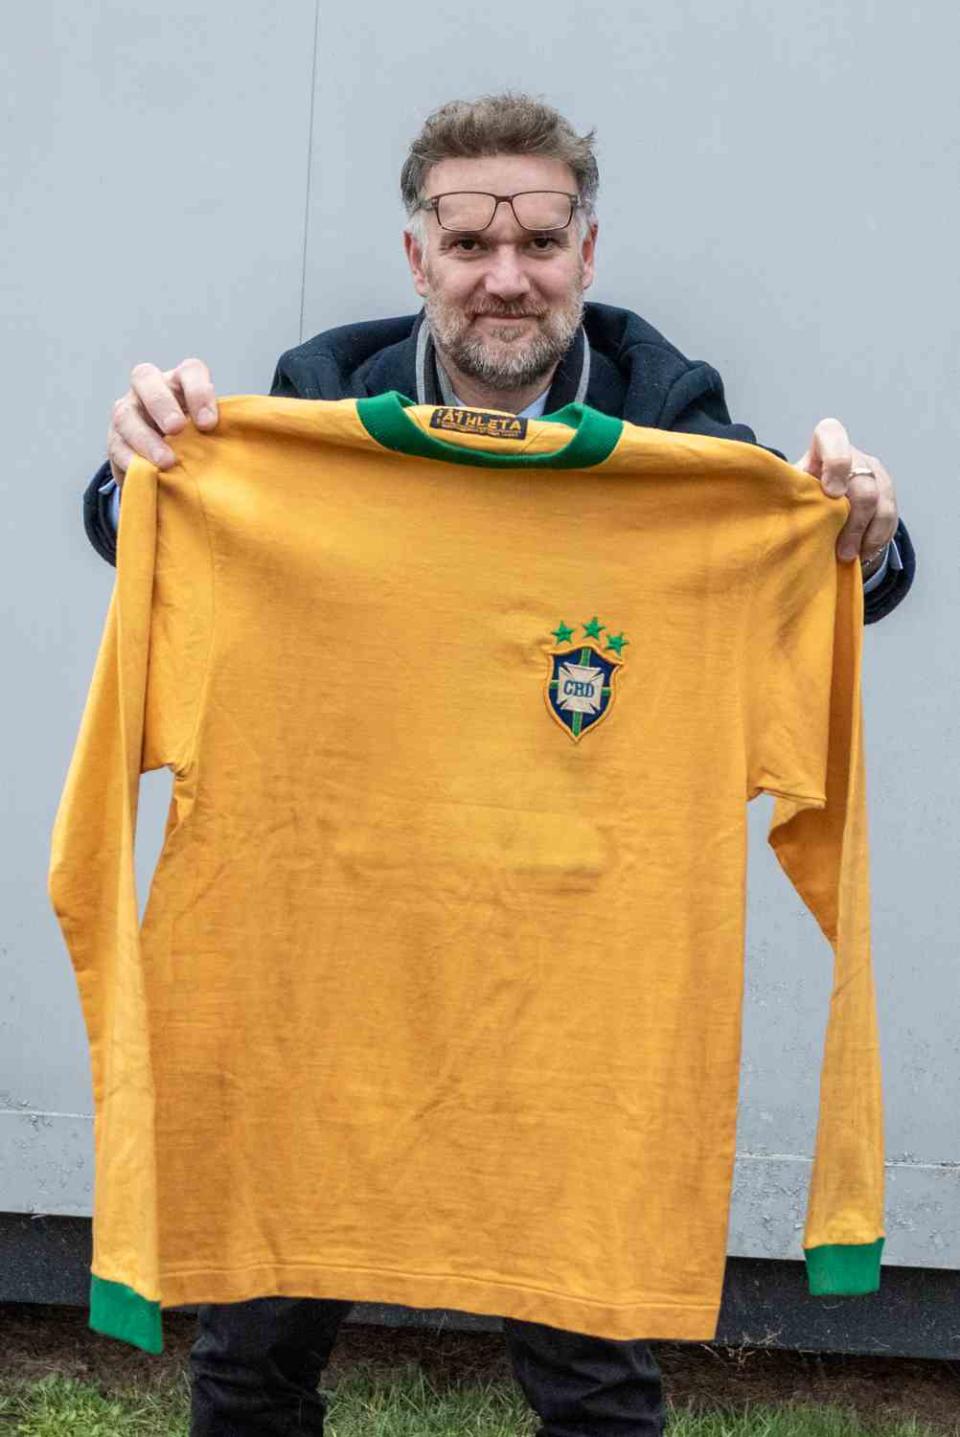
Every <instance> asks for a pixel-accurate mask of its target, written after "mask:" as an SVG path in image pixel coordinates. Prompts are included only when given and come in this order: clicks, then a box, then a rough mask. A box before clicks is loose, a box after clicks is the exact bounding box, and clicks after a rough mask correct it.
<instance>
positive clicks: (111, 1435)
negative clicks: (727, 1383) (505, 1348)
mask: <svg viewBox="0 0 960 1437" xmlns="http://www.w3.org/2000/svg"><path fill="white" fill-rule="evenodd" d="M188 1383H189V1377H188V1374H187V1372H186V1371H182V1372H180V1373H179V1374H178V1376H177V1377H176V1379H175V1380H173V1381H170V1380H166V1381H164V1382H162V1383H154V1384H152V1385H141V1386H140V1387H131V1388H128V1389H125V1390H116V1389H114V1390H111V1391H110V1392H105V1391H104V1390H103V1389H102V1388H101V1387H99V1386H98V1385H97V1384H96V1383H91V1382H87V1381H83V1380H80V1379H77V1378H73V1377H66V1376H63V1375H60V1374H51V1375H48V1376H43V1377H38V1378H35V1379H32V1380H24V1379H16V1378H12V1377H10V1376H6V1377H4V1378H3V1379H2V1380H0V1437H7V1434H10V1437H13V1434H17V1437H121V1434H122V1437H187V1434H188V1431H189V1407H190V1397H189V1386H188ZM321 1391H322V1392H323V1393H324V1394H325V1395H326V1396H327V1398H328V1402H329V1410H328V1416H327V1419H326V1424H325V1427H326V1432H327V1433H328V1434H329V1437H533V1434H534V1433H535V1432H536V1430H537V1427H538V1425H539V1419H538V1418H537V1416H536V1414H535V1413H533V1412H532V1411H531V1410H530V1408H529V1407H528V1406H527V1403H526V1400H525V1398H524V1397H523V1394H522V1393H521V1392H520V1390H519V1388H517V1387H516V1385H515V1384H512V1383H507V1382H503V1381H501V1380H494V1381H484V1380H465V1381H462V1382H459V1383H456V1384H453V1385H450V1384H446V1383H445V1384H444V1385H443V1386H442V1387H437V1386H435V1385H434V1384H433V1383H432V1382H431V1381H430V1379H429V1377H428V1376H427V1375H426V1374H425V1373H424V1371H423V1370H422V1369H421V1368H420V1366H419V1365H418V1364H416V1363H407V1364H405V1365H404V1366H402V1367H399V1368H396V1369H394V1370H392V1371H389V1372H384V1371H383V1370H382V1369H377V1368H375V1367H374V1366H372V1365H371V1364H365V1363H361V1364H358V1365H356V1366H355V1367H351V1369H350V1370H349V1371H348V1372H344V1373H343V1374H342V1375H341V1376H340V1377H339V1379H338V1380H337V1382H336V1384H335V1386H330V1385H327V1383H326V1382H325V1383H324V1384H323V1385H322V1387H321ZM667 1430H668V1433H669V1437H942V1432H943V1429H942V1428H939V1427H938V1428H934V1427H930V1426H928V1425H927V1424H925V1423H922V1422H918V1421H916V1420H914V1419H912V1418H908V1419H903V1418H900V1419H892V1420H885V1421H884V1420H879V1419H878V1420H871V1419H867V1418H863V1417H858V1416H857V1414H856V1412H855V1411H854V1409H853V1408H846V1407H842V1406H834V1405H830V1404H822V1403H816V1404H810V1403H806V1402H805V1403H800V1404H796V1403H790V1402H787V1403H783V1404H776V1405H773V1404H770V1403H762V1404H760V1403H758V1404H755V1405H748V1406H746V1407H741V1408H738V1409H737V1410H733V1409H731V1410H723V1409H721V1408H712V1409H710V1410H693V1409H692V1408H671V1409H670V1412H669V1418H668V1425H667Z"/></svg>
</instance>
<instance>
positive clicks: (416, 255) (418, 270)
mask: <svg viewBox="0 0 960 1437" xmlns="http://www.w3.org/2000/svg"><path fill="white" fill-rule="evenodd" d="M403 248H404V253H405V254H406V256H407V263H408V264H409V266H410V273H411V274H412V275H413V287H414V289H415V290H416V291H417V294H418V295H419V296H420V298H421V299H424V298H426V294H427V276H426V274H425V273H424V269H423V249H422V247H421V245H420V241H419V240H418V239H417V238H416V236H415V235H413V234H411V233H410V231H409V230H404V232H403Z"/></svg>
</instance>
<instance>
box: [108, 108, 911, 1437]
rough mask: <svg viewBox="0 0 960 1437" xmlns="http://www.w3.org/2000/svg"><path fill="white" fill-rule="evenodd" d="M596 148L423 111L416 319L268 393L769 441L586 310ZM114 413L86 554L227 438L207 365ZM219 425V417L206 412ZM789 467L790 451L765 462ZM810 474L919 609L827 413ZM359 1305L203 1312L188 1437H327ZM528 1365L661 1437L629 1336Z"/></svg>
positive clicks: (848, 446)
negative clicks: (389, 395)
mask: <svg viewBox="0 0 960 1437" xmlns="http://www.w3.org/2000/svg"><path fill="white" fill-rule="evenodd" d="M592 138H593V136H592V134H591V135H588V136H586V137H582V138H581V137H578V136H577V135H576V134H575V133H574V131H573V130H572V129H571V127H570V126H569V124H568V123H567V122H566V121H565V120H564V119H563V118H562V117H561V116H560V115H559V114H557V112H556V111H554V110H552V109H551V108H550V107H548V106H546V105H543V104H540V103H538V102H535V101H533V100H531V99H529V98H527V97H525V96H522V95H519V96H518V95H511V94H507V95H499V96H492V97H487V98H485V99H481V100H478V101H476V102H473V103H467V102H453V103H451V104H449V105H445V106H443V107H441V108H440V109H439V110H438V111H436V112H435V113H434V114H433V115H431V116H430V118H429V119H428V121H427V123H426V125H425V126H424V129H423V131H422V133H421V134H420V136H419V137H418V138H417V140H416V141H415V143H414V145H413V147H412V149H411V152H410V155H409V156H408V158H407V160H406V162H405V164H404V167H403V172H402V177H401V192H402V197H403V200H404V204H405V207H406V210H407V215H408V224H407V228H406V230H405V232H404V244H405V249H406V254H407V259H408V262H409V265H410V270H411V274H412V277H413V282H414V287H415V288H416V290H417V293H418V294H419V295H420V296H421V297H422V298H423V300H424V306H423V309H422V310H421V312H420V313H419V314H417V315H415V316H404V317H402V318H399V319H390V320H383V321H372V322H368V323H364V324H358V325H349V326H344V327H341V328H339V329H334V330H330V331H327V332H325V333H323V334H320V335H317V336H315V337H314V338H313V339H311V340H309V341H307V342H306V343H305V344H302V345H299V346H298V347H296V348H294V349H291V350H288V351H286V352H285V353H284V354H283V355H281V357H280V360H279V362H278V364H277V368H276V372H275V374H274V379H273V384H272V387H271V393H273V394H280V395H291V396H300V397H303V398H323V399H339V398H344V397H350V396H363V395H372V394H378V393H382V392H384V391H386V390H391V389H396V390H399V391H401V392H402V393H404V394H406V395H408V396H409V397H410V398H412V399H413V400H415V401H416V402H418V403H436V404H454V405H466V406H472V407H482V408H494V409H500V410H507V411H510V412H512V413H517V414H521V415H529V416H532V417H535V416H538V415H541V414H543V413H546V414H550V413H552V412H553V411H555V410H557V409H559V408H561V407H562V406H563V405H565V404H567V403H569V402H571V401H583V402H585V403H587V404H589V405H592V406H593V407H595V408H597V409H600V410H603V411H605V412H606V413H609V414H613V415H617V416H622V417H623V418H626V419H628V420H630V421H632V422H634V423H636V424H643V425H650V426H655V427H658V428H662V429H669V430H676V431H683V432H687V433H700V434H709V435H714V436H718V437H722V438H729V439H734V440H739V441H741V442H745V443H752V444H754V443H756V442H757V440H756V436H755V435H754V433H753V431H752V430H751V429H749V428H748V427H747V426H746V425H744V424H735V423H733V422H732V421H731V419H730V416H729V413H728V412H727V408H726V404H725V400H724V395H723V385H722V381H721V379H720V376H719V374H718V373H717V372H716V370H714V369H712V368H711V367H710V366H709V365H707V364H705V363H703V362H701V361H690V360H688V359H686V358H685V357H684V356H683V355H682V354H681V353H680V352H679V351H678V350H677V349H676V348H674V346H673V345H671V344H670V343H669V342H668V341H667V340H666V339H665V338H664V337H663V336H662V335H661V334H658V333H657V331H656V330H655V329H653V328H652V327H651V326H650V325H648V324H646V322H645V321H644V320H643V319H641V318H640V317H639V316H638V315H636V314H633V313H631V312H630V311H628V310H623V309H618V308H615V307H613V306H608V305H594V304H585V303H584V300H583V292H584V291H585V290H586V289H587V288H588V286H589V285H590V284H591V283H592V280H593V276H594V258H595V248H596V238H597V221H596V218H595V215H594V200H595V196H596V191H597V184H598V173H597V166H596V161H595V159H594V156H593V152H592ZM131 378H132V385H131V388H130V389H129V390H128V392H127V393H126V394H125V395H124V396H123V397H122V398H121V399H120V400H118V401H117V403H116V405H115V406H114V411H113V417H112V422H111V425H110V430H109V433H108V443H107V453H108V459H107V461H106V463H105V464H104V465H103V466H102V468H101V470H99V471H98V473H97V474H96V475H95V476H94V478H93V480H92V481H91V482H90V484H89V485H88V487H87V490H86V493H85V496H84V522H85V526H86V529H87V533H88V535H89V537H90V540H91V542H92V543H93V544H94V546H95V547H96V548H97V550H98V552H99V553H100V554H101V555H102V556H103V557H104V558H106V559H107V560H108V561H109V562H116V537H115V531H116V522H117V515H118V513H119V507H120V502H121V501H120V493H121V490H122V483H123V476H124V474H125V472H126V469H127V466H128V464H129V462H130V459H131V457H132V455H133V454H134V453H138V454H141V455H143V456H145V457H146V458H148V459H149V460H150V461H151V462H153V463H156V464H158V465H159V466H160V467H167V466H168V465H169V464H170V463H172V462H173V460H174V456H173V454H172V453H171V451H170V450H169V449H167V448H166V446H165V445H164V444H163V440H162V436H163V435H164V434H172V433H175V432H177V431H178V430H179V429H181V428H182V427H183V425H184V424H185V423H186V422H187V417H188V416H189V417H190V418H191V419H192V420H193V421H194V422H195V423H196V424H197V426H198V427H199V428H200V429H204V428H212V427H214V426H215V425H216V422H217V421H216V396H215V394H214V390H213V386H212V382H211V378H210V373H209V370H208V369H207V366H206V365H204V364H203V363H202V362H201V361H200V360H199V359H187V360H184V361H183V362H182V363H181V364H180V365H178V366H177V367H176V368H175V369H173V370H168V371H164V372H161V371H160V370H159V369H158V368H157V367H156V366H154V365H150V364H140V365H137V366H136V367H135V368H134V370H133V371H132V376H131ZM205 411H209V415H210V417H209V418H206V417H205ZM773 452H775V453H777V454H779V455H780V457H781V458H784V457H785V456H783V455H782V454H781V453H780V451H778V450H775V451H773ZM797 467H798V468H801V469H803V470H805V471H806V472H808V473H810V474H812V475H815V476H816V477H817V478H818V479H819V480H820V482H821V483H822V485H823V487H824V490H825V492H826V493H827V494H829V495H831V496H834V497H840V496H842V495H844V494H846V496H847V497H848V498H849V499H850V501H851V513H850V516H849V518H848V521H847V523H846V525H845V527H844V529H843V531H842V533H841V534H840V537H839V541H838V553H839V557H840V558H841V560H849V561H850V562H854V561H858V562H859V563H860V564H861V568H862V572H863V576H864V589H865V595H866V607H865V618H866V621H867V622H872V621H874V620H876V619H878V618H880V617H882V616H883V615H885V614H886V613H889V612H890V610H891V609H892V608H894V607H895V606H896V605H897V604H898V603H900V602H901V601H902V600H903V598H904V597H905V595H906V592H907V590H908V588H909V587H910V584H911V582H912V578H913V572H914V557H913V549H912V545H911V543H910V540H909V536H908V534H907V531H906V529H905V527H904V526H903V523H902V521H900V520H899V516H898V512H897V506H896V500H895V496H894V492H893V485H892V481H891V479H890V476H889V474H888V473H887V471H886V469H885V468H884V466H883V465H882V464H881V463H880V461H879V460H877V459H876V458H875V457H873V456H871V455H869V454H866V453H865V452H864V451H862V450H860V449H858V448H856V447H854V446H853V444H852V443H851V441H850V439H849V437H848V435H847V433H846V431H845V430H844V428H843V426H842V425H841V424H840V423H839V421H837V420H836V419H823V420H821V421H820V422H819V423H818V424H817V425H816V426H815V428H814V430H813V434H812V438H811V440H810V444H809V446H808V448H807V451H806V452H805V454H804V455H803V457H802V459H800V460H799V461H797ZM350 1306H351V1303H350V1301H349V1300H348V1297H346V1296H345V1297H344V1298H343V1299H341V1298H329V1299H326V1298H325V1299H310V1298H303V1299H290V1298H259V1299H255V1300H253V1301H250V1302H239V1303H230V1304H207V1305H205V1306H202V1307H201V1308H200V1310H199V1314H198V1323H199V1335H198V1338H197V1341H196V1343H195V1345H194V1347H193V1350H192V1353H191V1364H192V1368H193V1378H194V1381H193V1405H192V1418H191V1421H192V1425H191V1433H192V1434H193V1437H215V1434H226V1433H228V1432H229V1433H230V1434H234V1437H239V1434H250V1437H253V1434H264V1433H267V1432H280V1431H287V1430H290V1426H289V1424H290V1423H291V1422H292V1421H293V1419H294V1417H296V1420H297V1422H298V1427H297V1430H300V1431H312V1432H318V1433H319V1432H321V1431H322V1430H323V1414H324V1401H323V1399H322V1398H321V1397H320V1396H319V1394H318V1393H317V1391H316V1388H317V1384H318V1382H319V1380H320V1376H321V1373H322V1371H323V1367H324V1365H325V1363H326V1361H327V1359H328V1357H329V1354H330V1351H331V1349H332V1347H333V1344H334V1342H335V1340H336V1335H337V1330H338V1328H339V1325H340V1323H341V1322H342V1320H343V1318H344V1317H345V1315H346V1314H347V1312H348V1311H349V1310H350ZM503 1326H504V1332H505V1336H506V1338H507V1342H508V1346H509V1351H510V1355H511V1359H512V1361H513V1366H514V1371H515V1373H516V1375H517V1378H518V1380H519V1382H520V1383H521V1385H522V1387H523V1389H524V1391H525V1393H526V1395H527V1397H528V1399H529V1400H530V1402H531V1405H532V1406H533V1407H534V1408H535V1410H536V1411H537V1412H538V1414H539V1415H540V1417H541V1419H542V1422H543V1424H544V1425H543V1426H542V1427H541V1429H540V1433H541V1434H542V1437H561V1434H566V1433H570V1432H577V1433H578V1434H587V1433H597V1434H601V1433H609V1434H613V1433H627V1432H629V1433H631V1434H638V1433H650V1434H654V1433H659V1432H660V1431H661V1430H662V1426H663V1415H664V1414H663V1402H662V1390H661V1385H660V1376H659V1371H658V1368H657V1365H656V1363H655V1361H654V1358H653V1355H652V1353H651V1351H650V1348H649V1346H648V1344H647V1343H646V1342H645V1341H644V1340H643V1334H637V1337H636V1339H631V1340H629V1341H626V1342H618V1341H610V1340H607V1339H601V1338H597V1337H593V1336H590V1335H587V1334H582V1333H576V1332H567V1331H562V1330H560V1329H557V1328H551V1327H548V1326H545V1325H542V1324H538V1323H531V1322H522V1321H519V1320H516V1319H513V1318H510V1317H504V1318H503Z"/></svg>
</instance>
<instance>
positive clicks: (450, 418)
mask: <svg viewBox="0 0 960 1437" xmlns="http://www.w3.org/2000/svg"><path fill="white" fill-rule="evenodd" d="M430 428H431V429H461V430H465V431H466V432H467V433H469V434H489V435H490V437H491V439H525V438H526V435H527V421H526V420H525V419H518V418H517V416H516V415H515V414H489V413H488V412H487V411H486V410H484V409H460V408H459V407H457V406H456V405H454V406H449V405H445V406H443V407H442V408H440V409H435V410H434V411H433V413H432V414H431V415H430Z"/></svg>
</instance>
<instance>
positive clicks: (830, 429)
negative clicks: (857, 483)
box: [815, 419, 853, 499]
mask: <svg viewBox="0 0 960 1437" xmlns="http://www.w3.org/2000/svg"><path fill="white" fill-rule="evenodd" d="M815 434H816V438H817V444H818V447H819V450H820V483H821V486H822V488H823V491H824V493H825V494H829V496H830V498H831V499H839V498H840V496H841V495H843V494H846V492H847V485H848V484H849V482H850V470H851V468H852V467H853V448H852V445H851V443H850V438H849V436H848V434H847V431H846V430H845V429H844V427H843V425H842V424H841V423H840V421H839V419H823V420H821V422H820V423H819V424H818V425H817V427H816V430H815Z"/></svg>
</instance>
